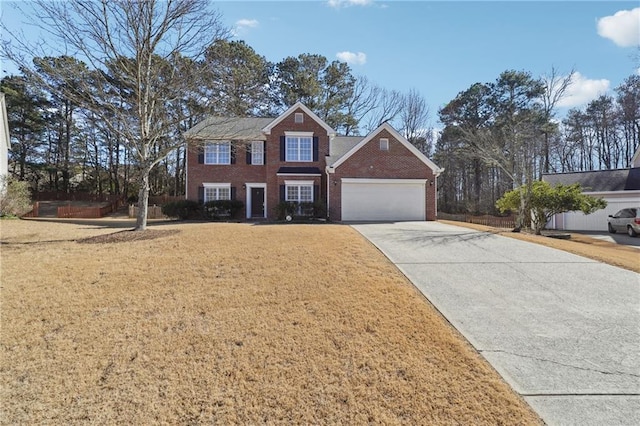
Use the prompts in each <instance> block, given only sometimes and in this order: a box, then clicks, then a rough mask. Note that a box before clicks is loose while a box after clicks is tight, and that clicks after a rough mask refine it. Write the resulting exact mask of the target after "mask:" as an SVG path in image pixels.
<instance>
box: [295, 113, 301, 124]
mask: <svg viewBox="0 0 640 426" xmlns="http://www.w3.org/2000/svg"><path fill="white" fill-rule="evenodd" d="M293 121H294V122H295V123H297V124H300V123H304V114H302V113H301V112H296V113H295V114H294V116H293Z"/></svg>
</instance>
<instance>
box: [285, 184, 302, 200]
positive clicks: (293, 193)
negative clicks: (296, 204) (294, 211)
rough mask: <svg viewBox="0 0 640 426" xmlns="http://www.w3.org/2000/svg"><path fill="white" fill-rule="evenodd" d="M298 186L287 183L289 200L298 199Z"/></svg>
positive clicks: (287, 198) (287, 197)
mask: <svg viewBox="0 0 640 426" xmlns="http://www.w3.org/2000/svg"><path fill="white" fill-rule="evenodd" d="M298 188H299V187H298V186H296V185H287V194H286V200H287V201H298Z"/></svg>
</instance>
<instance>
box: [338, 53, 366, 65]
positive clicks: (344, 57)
mask: <svg viewBox="0 0 640 426" xmlns="http://www.w3.org/2000/svg"><path fill="white" fill-rule="evenodd" d="M336 57H337V58H338V59H339V60H341V61H342V62H346V63H348V64H349V65H364V64H366V63H367V55H366V54H364V53H362V52H358V53H353V52H338V53H336Z"/></svg>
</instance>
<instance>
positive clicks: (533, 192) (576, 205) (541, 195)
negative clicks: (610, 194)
mask: <svg viewBox="0 0 640 426" xmlns="http://www.w3.org/2000/svg"><path fill="white" fill-rule="evenodd" d="M522 191H527V187H526V186H521V187H520V188H517V189H514V190H512V191H509V192H507V193H505V194H504V195H503V196H502V198H500V199H499V200H498V201H497V202H496V207H498V209H499V210H500V211H501V212H505V211H508V210H512V211H513V210H518V208H519V207H520V203H521V192H522ZM528 198H529V208H530V209H531V222H532V224H533V227H534V230H535V233H536V234H538V235H539V234H540V232H541V231H542V229H544V227H545V225H546V223H547V222H548V221H549V219H551V218H552V217H553V216H554V215H556V214H558V213H563V212H570V211H581V212H583V213H584V214H591V213H593V212H595V211H597V210H600V209H603V208H605V207H606V206H607V202H606V201H605V200H603V199H602V198H594V197H590V196H588V195H584V194H583V193H582V188H581V187H580V184H577V183H576V184H573V185H557V186H555V187H552V186H551V185H550V184H549V183H548V182H543V181H536V182H533V184H532V185H531V188H530V193H529V197H528Z"/></svg>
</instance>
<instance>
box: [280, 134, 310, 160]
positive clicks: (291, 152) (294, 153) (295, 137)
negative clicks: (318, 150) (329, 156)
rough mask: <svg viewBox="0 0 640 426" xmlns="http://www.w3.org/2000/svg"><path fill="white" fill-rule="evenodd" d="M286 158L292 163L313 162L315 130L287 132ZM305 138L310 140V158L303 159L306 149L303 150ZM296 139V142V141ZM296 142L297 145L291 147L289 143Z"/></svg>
mask: <svg viewBox="0 0 640 426" xmlns="http://www.w3.org/2000/svg"><path fill="white" fill-rule="evenodd" d="M284 134H285V142H284V150H285V156H284V160H285V161H287V162H292V163H312V162H313V132H285V133H284ZM303 139H305V140H306V139H308V140H309V159H301V157H302V154H303V153H306V150H304V151H303V150H302V148H301V145H302V141H303ZM294 141H295V142H294ZM290 142H291V143H295V144H296V146H295V147H291V149H290V148H289V144H290Z"/></svg>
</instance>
